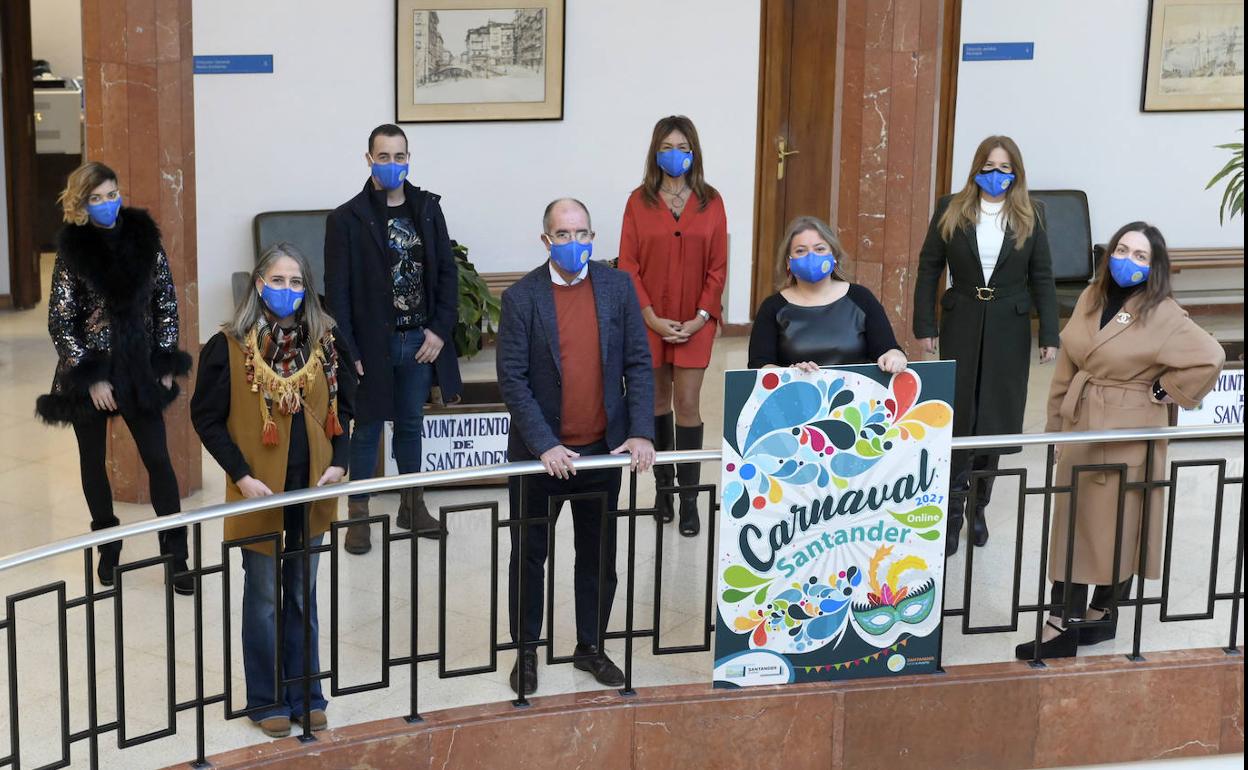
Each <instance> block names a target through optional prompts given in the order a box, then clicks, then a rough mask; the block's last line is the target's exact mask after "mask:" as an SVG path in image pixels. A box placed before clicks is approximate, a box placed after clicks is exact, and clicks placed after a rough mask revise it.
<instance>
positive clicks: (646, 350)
mask: <svg viewBox="0 0 1248 770" xmlns="http://www.w3.org/2000/svg"><path fill="white" fill-rule="evenodd" d="M542 224H543V228H544V232H543V234H542V241H543V242H544V243H545V244H546V247H547V248H548V249H549V250H550V258H549V260H548V261H547V262H544V263H543V264H542V266H541V267H539V268H537V269H536V270H534V271H532V272H530V273H529V274H528V275H526V276H525V277H524V278H521V279H520V280H519V281H517V282H516V284H515V285H514V286H512V287H511V288H509V289H508V290H507V291H505V292H503V312H502V319H501V321H500V323H499V332H498V348H497V349H498V359H497V367H498V384H499V388H500V389H501V390H502V393H503V401H505V402H506V403H507V408H508V410H510V411H511V433H510V435H509V436H508V438H507V456H508V459H510V460H512V461H513V462H514V461H518V460H532V459H535V458H536V459H538V460H540V461H541V463H542V466H543V467H544V468H545V469H546V475H533V476H523V477H513V478H512V479H511V480H510V485H509V490H508V491H509V498H510V506H511V518H512V519H523V518H528V517H544V516H546V515H548V513H549V515H551V516H554V515H557V514H558V512H559V509H560V508H562V507H563V499H566V497H567V496H569V495H574V496H576V499H574V500H572V523H573V528H574V530H575V538H574V540H575V549H576V565H575V567H574V573H575V595H576V641H577V645H576V650H575V652H574V656H575V661H574V663H573V665H574V666H575V667H576V668H578V669H581V670H582V671H588V672H590V673H591V674H593V676H594V678H595V679H597V680H598V681H599V682H600V683H602V684H604V685H607V686H609V687H618V686H620V685H622V684H623V683H624V675H623V673H621V671H620V669H619V667H617V666H616V665H615V664H614V663H612V662H611V659H610V658H608V657H607V655H606V653H605V652H604V651H603V650H602V648H601V643H602V634H603V632H604V631H605V630H606V625H607V618H609V617H610V616H611V602H612V600H613V599H614V597H615V586H616V576H615V529H616V527H615V525H616V520H615V517H614V515H613V512H614V510H615V507H616V502H617V498H618V497H619V493H620V476H621V474H620V469H619V468H606V469H598V470H581V471H580V472H579V473H578V472H577V468H576V464H577V460H578V458H580V457H587V456H590V455H603V454H607V453H610V454H624V453H628V454H630V455H631V456H632V467H633V468H634V469H635V470H639V471H642V472H644V471H647V470H649V468H650V466H651V464H652V463H653V462H654V443H653V441H654V414H653V412H654V402H653V398H654V379H653V374H652V372H651V368H650V343H649V342H648V341H647V339H646V326H645V323H644V322H643V321H642V320H641V306H640V305H639V304H638V302H637V294H636V293H635V291H634V289H633V284H632V281H631V280H630V279H629V277H628V275H627V274H626V273H622V272H619V271H617V270H614V269H612V268H610V267H606V266H605V265H601V264H599V263H596V262H590V261H589V255H590V253H591V252H592V246H593V238H594V234H593V231H592V230H591V229H590V224H589V212H588V211H587V210H586V208H585V206H584V205H583V204H582V203H580V202H579V201H576V200H572V199H561V200H557V201H554V202H553V203H551V204H550V205H549V206H547V207H546V213H545V215H544V216H543V218H542ZM552 502H553V506H552V505H551V503H552ZM548 509H551V510H549V511H548ZM546 526H547V525H546V524H545V523H542V524H530V525H528V526H526V527H525V532H524V534H523V540H524V548H523V553H522V552H521V547H520V539H521V535H520V531H519V529H517V528H513V529H512V530H511V568H510V574H509V583H510V590H509V594H510V596H509V599H510V604H509V606H510V612H509V613H508V617H509V618H510V619H511V638H512V640H513V641H519V640H520V639H521V637H523V640H524V641H525V642H531V641H533V640H535V639H537V638H538V637H539V636H540V635H541V632H542V607H543V606H544V603H543V600H542V597H543V594H544V591H543V587H544V585H545V583H544V582H543V574H544V571H545V565H546V556H547V529H546ZM600 549H601V551H600ZM600 552H601V553H602V554H603V555H604V559H605V563H603V564H601V565H600V564H599V553H600ZM600 570H601V575H602V578H603V581H604V582H603V583H602V584H601V585H600V584H599V574H600ZM521 574H523V582H521ZM521 595H522V596H521ZM522 598H523V601H522ZM522 603H523V607H521V606H520V605H521V604H522ZM600 610H601V614H600ZM518 615H519V618H517V616H518ZM517 620H519V622H517ZM521 680H523V681H521ZM511 687H512V689H514V690H515V691H516V692H517V693H524V694H527V693H531V692H533V691H534V690H535V689H537V653H536V652H535V651H534V650H533V649H522V651H521V653H520V655H519V656H517V659H516V665H515V667H514V668H513V669H512V672H511Z"/></svg>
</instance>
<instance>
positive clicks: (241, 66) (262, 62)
mask: <svg viewBox="0 0 1248 770" xmlns="http://www.w3.org/2000/svg"><path fill="white" fill-rule="evenodd" d="M271 72H273V54H255V55H253V54H244V55H234V56H196V57H195V74H196V75H246V74H255V73H271Z"/></svg>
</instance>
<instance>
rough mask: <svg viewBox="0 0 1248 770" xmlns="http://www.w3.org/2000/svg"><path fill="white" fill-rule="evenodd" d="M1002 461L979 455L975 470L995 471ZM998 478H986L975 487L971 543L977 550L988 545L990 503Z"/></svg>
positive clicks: (998, 457) (980, 480)
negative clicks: (994, 483)
mask: <svg viewBox="0 0 1248 770" xmlns="http://www.w3.org/2000/svg"><path fill="white" fill-rule="evenodd" d="M1000 460H1001V456H1000V455H978V456H977V457H976V458H975V465H974V467H975V469H976V470H983V471H995V470H996V469H997V467H998V463H999V462H1000ZM996 480H997V478H996V476H984V477H982V478H980V479H979V483H977V484H976V485H975V487H976V489H975V493H976V494H975V498H976V499H975V512H974V515H973V516H972V518H971V541H972V542H973V543H975V547H976V548H983V547H984V546H985V545H987V544H988V515H987V514H988V503H989V501H991V500H992V485H993V482H995V481H996ZM968 489H969V487H968Z"/></svg>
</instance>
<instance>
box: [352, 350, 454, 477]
mask: <svg viewBox="0 0 1248 770" xmlns="http://www.w3.org/2000/svg"><path fill="white" fill-rule="evenodd" d="M423 344H425V330H424V329H412V330H409V331H401V332H395V333H394V336H392V337H391V338H390V361H391V363H392V364H393V365H394V408H395V415H394V438H393V440H392V444H391V446H392V447H393V449H394V461H395V463H396V464H397V465H398V466H399V473H416V472H417V471H419V470H420V434H421V428H422V423H423V421H424V416H425V402H426V401H428V400H429V388H430V387H432V385H433V364H422V363H417V361H416V351H418V350H420V346H421V345H423ZM364 376H365V377H367V376H368V371H367V370H366V371H365V372H364ZM382 422H383V421H382V420H375V421H373V422H359V421H356V423H355V428H354V430H352V431H351V469H350V470H351V480H352V481H358V480H360V479H371V478H372V477H373V476H374V475H375V471H376V469H377V445H378V444H379V443H381V429H382ZM351 499H352V500H366V499H368V495H352V496H351Z"/></svg>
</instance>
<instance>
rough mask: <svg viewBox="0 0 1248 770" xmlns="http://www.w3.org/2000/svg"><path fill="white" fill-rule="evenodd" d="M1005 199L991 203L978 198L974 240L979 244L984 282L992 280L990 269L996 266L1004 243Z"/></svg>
mask: <svg viewBox="0 0 1248 770" xmlns="http://www.w3.org/2000/svg"><path fill="white" fill-rule="evenodd" d="M1004 208H1005V201H1001V202H1000V203H993V202H991V201H986V200H982V199H981V200H980V202H979V224H978V225H976V226H975V241H976V244H977V245H978V246H979V262H980V265H982V266H983V268H984V282H985V283H991V282H992V271H993V270H995V269H996V268H997V257H999V256H1000V255H1001V244H1003V243H1005V214H1004V213H1003V211H1002V210H1003V209H1004Z"/></svg>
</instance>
